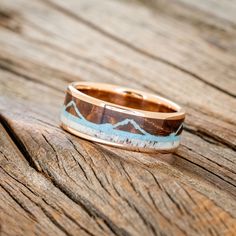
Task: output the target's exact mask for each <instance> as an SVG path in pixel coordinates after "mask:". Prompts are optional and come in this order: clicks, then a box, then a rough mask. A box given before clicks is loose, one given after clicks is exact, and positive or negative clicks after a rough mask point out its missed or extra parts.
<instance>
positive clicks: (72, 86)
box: [66, 82, 185, 120]
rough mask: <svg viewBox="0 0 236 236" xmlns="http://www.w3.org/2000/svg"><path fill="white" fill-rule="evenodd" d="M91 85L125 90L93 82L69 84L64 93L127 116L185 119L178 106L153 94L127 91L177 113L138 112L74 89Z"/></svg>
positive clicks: (108, 89)
mask: <svg viewBox="0 0 236 236" xmlns="http://www.w3.org/2000/svg"><path fill="white" fill-rule="evenodd" d="M93 84H96V85H99V87H101V86H102V89H103V90H106V88H107V91H110V89H111V88H113V89H114V88H117V89H120V90H121V91H122V89H125V88H124V87H119V86H118V85H117V86H116V85H110V84H103V83H93V82H74V83H71V84H69V86H68V87H67V90H66V92H68V93H70V94H71V95H72V96H74V97H76V98H78V99H81V100H82V101H85V102H90V103H91V104H95V105H97V106H100V107H104V106H106V105H109V106H111V107H115V108H117V109H122V112H124V113H127V114H132V115H137V116H143V117H147V118H155V119H158V118H159V119H171V120H172V119H183V118H184V117H185V111H184V110H183V109H182V108H181V107H180V106H179V105H178V104H176V103H174V102H172V101H170V100H168V99H166V98H163V97H161V96H158V95H155V94H151V95H149V94H148V93H146V92H142V91H139V90H135V89H128V90H130V91H134V92H137V93H140V94H142V95H145V99H149V100H151V101H154V102H157V101H159V102H160V101H162V102H163V101H165V103H164V105H166V106H171V107H172V108H175V109H176V108H179V110H178V111H177V112H173V113H163V112H150V111H144V110H138V109H134V108H129V107H125V106H121V105H117V104H114V103H110V102H106V101H103V100H100V99H98V98H94V97H91V96H89V95H87V94H85V93H82V92H80V91H79V90H77V89H76V87H78V86H79V85H81V86H91V85H93ZM93 88H94V87H93ZM153 97H155V98H156V99H153Z"/></svg>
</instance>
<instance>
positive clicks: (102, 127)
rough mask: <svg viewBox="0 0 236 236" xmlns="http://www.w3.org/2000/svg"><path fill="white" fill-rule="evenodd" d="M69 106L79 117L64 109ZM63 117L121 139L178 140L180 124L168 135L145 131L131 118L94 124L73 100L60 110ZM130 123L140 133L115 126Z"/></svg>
mask: <svg viewBox="0 0 236 236" xmlns="http://www.w3.org/2000/svg"><path fill="white" fill-rule="evenodd" d="M70 106H73V107H74V109H75V112H76V113H77V115H78V116H79V117H76V116H74V115H72V114H70V113H69V112H67V111H66V109H67V108H68V107H70ZM62 115H63V117H65V118H67V119H68V120H70V121H72V122H75V123H76V124H80V125H82V126H85V127H88V128H91V129H93V130H96V131H99V132H102V133H104V134H106V135H108V136H109V135H115V136H118V137H119V138H122V140H123V141H125V140H130V139H138V140H142V141H151V142H152V141H153V142H174V141H179V140H180V137H179V136H176V134H177V133H178V131H179V130H180V129H181V127H182V124H181V125H180V127H179V128H178V130H177V131H176V132H175V133H172V134H170V135H168V136H156V135H152V134H149V133H147V132H146V131H145V130H143V129H142V128H141V127H140V126H139V125H138V124H137V123H136V122H135V121H134V120H131V119H125V120H123V121H121V122H118V123H116V124H114V125H112V124H109V123H106V124H95V123H93V122H90V121H88V120H86V119H85V118H84V117H83V115H82V114H81V113H80V111H79V110H78V108H77V106H76V104H75V102H74V101H70V102H69V103H68V104H67V105H66V106H64V107H63V111H62ZM128 123H130V124H132V125H133V126H134V127H135V128H136V129H137V130H139V131H140V132H141V133H142V134H134V133H131V132H128V131H123V130H117V129H115V128H117V127H119V126H121V125H126V124H128Z"/></svg>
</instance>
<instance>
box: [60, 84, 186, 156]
mask: <svg viewBox="0 0 236 236" xmlns="http://www.w3.org/2000/svg"><path fill="white" fill-rule="evenodd" d="M184 118H185V112H184V111H183V109H182V108H181V107H180V106H179V105H177V104H175V103H173V102H171V101H169V100H167V99H165V98H162V97H160V96H157V95H153V94H149V93H146V92H142V91H138V90H134V89H127V88H124V87H120V86H117V85H111V84H104V83H94V82H74V83H71V84H69V86H68V87H67V90H66V97H65V102H64V106H63V109H62V113H61V122H62V123H61V127H62V128H63V129H65V130H67V131H69V132H70V133H72V134H74V135H77V136H79V137H81V138H84V139H87V140H90V141H95V142H99V143H103V144H108V145H112V146H116V147H120V148H125V149H129V150H135V151H141V152H162V153H168V152H173V151H174V150H175V149H176V148H177V147H178V146H179V143H180V136H181V132H182V129H183V122H184Z"/></svg>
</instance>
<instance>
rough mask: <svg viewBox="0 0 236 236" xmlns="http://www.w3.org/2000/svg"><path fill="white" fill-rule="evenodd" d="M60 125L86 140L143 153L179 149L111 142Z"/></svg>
mask: <svg viewBox="0 0 236 236" xmlns="http://www.w3.org/2000/svg"><path fill="white" fill-rule="evenodd" d="M60 126H61V128H63V129H64V130H66V131H68V132H69V133H71V134H73V135H75V136H77V137H79V138H82V139H86V140H88V141H91V142H97V143H100V144H104V145H108V146H112V147H115V148H120V149H124V150H129V151H135V152H142V153H162V154H167V153H173V152H174V151H175V150H176V149H177V147H176V148H172V149H168V150H157V149H151V148H138V147H132V146H128V145H123V144H119V143H113V142H110V141H106V140H103V139H99V138H96V137H92V136H90V135H87V134H84V133H81V132H79V131H76V130H74V129H72V128H70V127H69V126H67V125H65V124H63V123H61V124H60Z"/></svg>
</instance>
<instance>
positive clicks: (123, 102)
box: [77, 88, 177, 113]
mask: <svg viewBox="0 0 236 236" xmlns="http://www.w3.org/2000/svg"><path fill="white" fill-rule="evenodd" d="M77 90H79V91H80V92H82V93H84V94H86V95H89V96H91V97H94V98H97V99H100V100H103V101H106V102H109V103H113V104H117V105H120V106H125V107H129V108H134V109H138V110H143V111H151V112H163V113H172V112H177V111H176V109H174V108H173V107H171V106H169V107H168V106H167V105H165V104H162V103H161V101H160V102H158V101H157V102H152V101H149V100H146V99H143V96H142V95H141V94H139V93H135V92H133V91H128V90H127V91H122V93H117V92H112V91H105V90H101V89H96V88H77Z"/></svg>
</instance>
